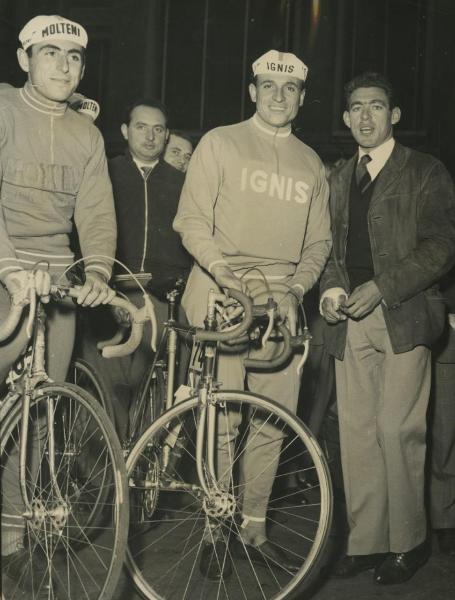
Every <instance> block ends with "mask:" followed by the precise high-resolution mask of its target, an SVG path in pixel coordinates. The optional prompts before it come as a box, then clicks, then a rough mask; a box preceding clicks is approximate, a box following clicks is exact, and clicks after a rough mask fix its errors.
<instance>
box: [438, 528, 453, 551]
mask: <svg viewBox="0 0 455 600" xmlns="http://www.w3.org/2000/svg"><path fill="white" fill-rule="evenodd" d="M436 535H437V536H438V544H439V550H440V551H441V552H442V553H443V554H447V555H448V556H455V528H454V527H451V528H447V529H436Z"/></svg>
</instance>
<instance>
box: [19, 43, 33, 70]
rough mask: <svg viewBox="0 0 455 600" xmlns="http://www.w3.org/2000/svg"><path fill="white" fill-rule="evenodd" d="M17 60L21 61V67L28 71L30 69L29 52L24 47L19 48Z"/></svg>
mask: <svg viewBox="0 0 455 600" xmlns="http://www.w3.org/2000/svg"><path fill="white" fill-rule="evenodd" d="M17 61H18V63H19V66H20V68H21V69H22V70H23V71H25V72H26V73H28V72H29V70H30V65H29V58H28V54H27V52H26V51H25V50H24V49H23V48H18V49H17Z"/></svg>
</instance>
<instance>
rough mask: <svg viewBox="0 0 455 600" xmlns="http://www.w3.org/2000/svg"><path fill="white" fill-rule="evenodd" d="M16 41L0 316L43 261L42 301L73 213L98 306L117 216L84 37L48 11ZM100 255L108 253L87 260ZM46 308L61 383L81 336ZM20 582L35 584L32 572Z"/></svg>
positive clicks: (70, 319) (12, 556)
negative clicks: (88, 93)
mask: <svg viewBox="0 0 455 600" xmlns="http://www.w3.org/2000/svg"><path fill="white" fill-rule="evenodd" d="M19 40H20V42H21V48H19V50H18V60H19V64H20V66H21V68H22V69H23V70H24V71H25V72H26V73H27V82H26V83H25V85H24V87H22V88H19V89H15V88H5V89H2V90H1V92H0V94H1V105H0V185H1V189H0V194H1V195H0V281H1V284H0V321H1V320H2V319H4V317H5V315H6V314H7V313H8V310H9V306H10V296H13V297H14V295H15V294H20V293H21V290H22V289H23V288H24V286H25V285H26V282H27V279H28V271H29V270H30V269H33V268H34V267H35V265H37V266H38V267H40V269H39V272H38V274H37V276H36V287H37V292H38V293H39V294H40V295H42V296H43V297H44V298H45V297H46V295H47V294H48V293H49V288H50V282H51V280H52V279H54V280H55V279H57V278H59V277H60V275H61V273H62V272H63V271H64V269H65V267H66V266H67V265H69V264H70V263H71V262H72V260H73V255H72V253H71V251H70V247H69V234H70V232H71V229H72V219H73V218H74V222H75V224H76V227H77V230H78V234H79V240H80V245H81V250H82V255H83V256H86V257H88V258H87V260H86V261H85V272H86V281H85V284H84V286H83V289H82V292H81V296H80V297H79V300H78V302H79V303H80V304H82V305H85V306H96V305H98V304H101V303H106V302H109V300H111V299H112V297H113V295H114V292H113V291H112V290H111V289H110V288H109V287H108V285H107V282H108V281H109V279H110V276H111V266H112V265H111V263H112V261H111V259H110V258H109V257H112V256H114V252H115V245H116V222H115V211H114V204H113V197H112V187H111V183H110V180H109V176H108V172H107V164H106V156H105V152H104V143H103V139H102V137H101V134H100V132H99V130H98V129H97V128H96V127H95V126H94V125H93V123H92V122H91V120H90V119H87V118H86V117H84V116H83V115H80V114H78V113H76V112H75V111H74V110H71V109H69V107H68V103H67V100H68V98H70V97H71V95H72V94H73V92H74V91H75V90H76V88H77V86H78V85H79V82H80V80H81V78H82V76H83V74H84V68H85V48H86V46H87V33H86V31H85V29H84V28H83V27H82V26H81V25H79V24H78V23H74V22H72V21H69V20H67V19H64V18H62V17H59V16H47V15H45V16H38V17H35V18H33V19H32V20H31V21H29V22H28V23H27V24H26V25H25V27H24V28H23V29H22V31H21V32H20V34H19ZM93 255H103V256H106V257H107V258H106V259H103V258H89V257H90V256H93ZM45 264H47V265H49V268H48V270H47V269H46V267H45V266H44V265H45ZM48 312H49V319H48V345H47V365H46V366H47V371H48V373H49V375H50V377H52V378H53V379H57V380H58V379H59V380H63V379H64V378H65V376H66V372H67V370H68V365H69V362H70V357H71V352H72V348H73V342H74V331H75V315H74V310H73V307H72V303H70V304H69V305H68V304H66V305H64V306H59V305H57V304H53V305H52V306H51V307H50V309H49V311H48ZM26 343H27V334H26V318H24V319H23V321H22V322H21V325H20V327H19V329H18V331H17V332H15V335H14V336H13V337H11V339H8V340H7V341H6V342H5V343H2V344H0V383H1V382H3V381H4V379H5V376H6V374H7V373H8V369H9V368H10V366H11V365H12V364H13V363H14V361H15V360H16V359H17V357H18V356H19V355H20V353H21V351H22V350H23V349H24V346H25V345H26ZM3 479H4V481H2V491H3V503H2V540H1V541H2V566H3V569H4V572H5V573H6V574H7V575H9V576H11V577H16V578H19V577H20V576H21V570H22V568H23V561H21V556H22V553H23V552H27V550H25V549H23V533H24V522H23V519H22V518H21V517H20V516H19V515H21V514H22V513H23V512H24V511H23V510H21V508H20V504H21V502H22V500H21V494H20V490H19V481H18V477H17V472H16V476H15V477H6V476H5V477H4V478H3ZM43 568H47V564H44V565H43ZM21 581H22V584H23V585H24V586H27V583H28V584H29V585H30V586H31V585H32V582H31V581H29V580H28V579H27V577H22V579H21ZM29 591H30V589H29Z"/></svg>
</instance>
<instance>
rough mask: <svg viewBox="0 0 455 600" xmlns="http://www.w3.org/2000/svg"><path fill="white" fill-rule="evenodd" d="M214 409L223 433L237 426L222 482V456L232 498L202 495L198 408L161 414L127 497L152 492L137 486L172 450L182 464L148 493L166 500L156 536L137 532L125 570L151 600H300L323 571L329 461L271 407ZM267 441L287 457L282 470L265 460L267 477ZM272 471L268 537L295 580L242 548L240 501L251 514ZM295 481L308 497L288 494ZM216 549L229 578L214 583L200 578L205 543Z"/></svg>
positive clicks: (136, 451) (228, 398) (220, 400)
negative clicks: (292, 565)
mask: <svg viewBox="0 0 455 600" xmlns="http://www.w3.org/2000/svg"><path fill="white" fill-rule="evenodd" d="M214 399H216V406H217V421H218V430H219V431H221V423H222V422H224V423H227V422H229V421H230V422H231V424H232V422H233V421H236V422H240V425H239V428H238V434H237V437H236V440H235V443H234V444H231V445H230V446H229V447H230V450H229V452H228V456H229V461H230V465H232V466H233V468H232V470H231V469H229V471H230V472H227V471H226V469H225V467H223V469H224V471H223V472H221V471H222V469H221V468H220V465H221V464H222V461H221V460H220V458H219V457H220V454H219V453H218V459H217V460H218V466H217V470H218V474H217V479H218V481H217V483H218V485H219V488H220V489H221V490H223V489H224V490H228V492H224V491H222V492H221V494H218V496H217V493H214V488H213V487H212V489H211V496H210V498H207V497H206V495H205V494H204V492H203V491H202V489H201V486H200V485H199V481H198V477H197V474H196V458H195V457H196V447H195V434H194V432H195V428H196V423H197V411H198V408H197V404H198V400H197V398H191V399H189V400H187V401H185V402H183V403H182V404H180V405H177V406H175V407H173V408H172V409H171V410H169V411H167V412H166V413H164V415H162V416H161V417H160V418H159V419H158V420H157V421H156V422H155V423H153V424H152V426H151V427H150V428H149V429H148V430H147V431H146V432H145V433H144V434H143V436H142V437H141V439H140V440H139V441H138V442H137V444H136V446H135V447H134V448H133V450H132V451H131V454H130V456H129V458H128V461H127V473H128V477H129V484H130V491H131V489H133V490H134V489H136V488H137V487H140V486H142V485H146V484H145V483H144V481H143V480H140V481H135V473H136V472H137V469H138V467H139V466H140V467H141V468H142V470H143V471H146V470H147V466H148V468H149V469H151V470H153V469H156V468H157V466H158V467H159V468H161V465H162V463H163V459H164V457H165V456H166V454H169V452H170V454H171V456H172V452H173V448H172V445H173V444H174V447H178V451H179V454H180V459H179V461H174V462H173V471H172V473H170V472H169V471H168V472H163V470H162V468H161V472H160V474H159V475H158V477H157V480H156V483H155V484H154V485H152V486H149V489H152V490H154V491H155V493H156V494H157V495H158V494H159V497H158V501H157V504H156V508H155V511H154V513H153V516H151V518H150V521H149V528H148V529H147V530H146V531H144V529H141V530H139V531H138V530H136V529H135V528H134V524H131V525H132V526H130V532H129V540H128V550H127V566H128V569H129V571H130V574H131V576H132V578H133V581H134V582H135V584H136V586H137V587H138V589H139V590H140V592H141V593H142V594H144V596H145V597H147V598H150V599H153V600H155V599H166V600H170V599H176V600H177V599H179V600H182V599H188V600H191V599H193V598H201V599H207V600H212V599H215V598H222V599H232V600H238V599H239V598H248V600H256V598H257V599H259V598H260V599H266V600H271V599H274V600H278V599H281V598H288V597H290V596H291V595H293V594H300V593H301V592H302V591H303V589H305V588H306V587H307V586H308V585H309V584H310V582H311V581H312V580H313V578H314V577H315V576H316V575H317V573H318V571H319V567H320V566H321V564H322V560H323V550H324V548H325V544H326V541H327V538H328V533H329V530H330V525H331V517H332V490H331V484H330V478H329V474H328V468H327V465H326V462H325V459H324V457H323V455H322V452H321V450H320V448H319V446H318V444H317V442H316V440H315V438H314V437H313V436H312V434H311V433H310V432H309V431H308V429H307V428H306V427H305V425H304V424H303V423H302V422H301V421H300V420H298V419H297V418H296V417H294V416H293V415H291V414H290V413H289V412H288V411H287V410H286V409H284V408H282V407H280V406H279V405H277V404H276V403H274V402H272V401H270V400H268V399H266V398H264V397H261V396H257V395H253V394H249V393H246V392H245V393H241V392H229V391H226V392H223V391H220V392H216V393H215V394H214ZM270 431H273V432H274V433H273V435H274V436H275V439H277V440H279V441H278V442H276V443H277V444H278V450H277V452H276V453H275V454H279V457H280V459H279V465H278V468H277V470H276V467H272V462H273V460H268V459H267V460H266V461H265V462H264V461H262V466H261V467H260V468H259V461H258V463H257V464H258V468H257V469H255V470H254V469H252V468H251V465H252V464H254V461H253V462H252V459H253V458H254V457H255V456H256V457H257V456H259V455H260V454H264V453H265V452H266V446H267V443H268V442H267V435H268V434H269V433H270ZM264 435H265V436H266V437H261V436H264ZM219 439H220V438H219ZM264 440H265V445H262V444H263V442H264ZM166 447H168V449H167V450H165V448H166ZM169 447H171V449H170V450H169ZM275 448H276V446H275ZM246 457H248V458H247V459H246ZM225 458H226V456H225V457H224V459H223V460H224V464H226V463H225ZM248 461H249V465H250V466H249V467H248V466H247V465H246V463H247V462H248ZM205 468H206V467H205ZM270 468H273V469H274V471H273V472H274V473H275V471H276V476H275V479H274V484H273V489H272V492H271V495H270V499H269V503H268V509H267V515H266V530H267V537H268V540H269V541H270V542H271V543H272V544H273V545H274V546H275V547H278V548H279V549H280V550H281V552H284V553H285V554H286V556H287V557H292V559H293V561H294V562H298V564H299V570H298V572H297V573H291V572H288V571H286V570H285V569H283V568H282V567H281V566H280V565H279V564H276V563H274V562H273V561H272V560H268V559H267V557H266V558H265V560H264V558H263V557H262V560H261V561H260V562H258V560H257V559H258V554H257V552H254V551H252V550H251V548H250V547H249V546H246V545H244V544H242V543H241V542H240V541H239V540H240V536H241V524H242V521H243V517H242V498H244V497H246V495H248V494H249V495H250V498H249V503H250V504H249V507H250V508H249V510H250V511H251V506H252V505H251V502H252V500H251V490H253V496H254V489H255V488H256V487H257V485H258V484H260V481H261V478H262V477H263V474H264V473H265V472H266V471H267V469H270ZM226 474H227V476H226ZM231 475H232V476H231ZM272 477H273V476H272ZM296 478H300V479H301V480H302V479H304V480H305V481H306V482H307V484H306V489H305V491H304V492H301V491H296V490H295V488H294V489H289V488H290V485H289V482H290V481H291V480H293V479H294V480H295V479H296ZM245 501H246V500H245ZM253 510H254V507H253ZM216 540H221V541H222V542H223V544H222V545H221V550H220V549H219V548H218V546H216V548H217V551H216V552H214V553H212V559H211V560H212V561H216V563H217V565H218V572H219V573H220V574H221V573H223V574H222V575H220V577H219V579H218V580H217V581H211V580H209V579H208V578H207V577H204V576H203V575H202V574H201V572H200V568H199V566H200V560H201V553H202V552H203V549H204V548H205V546H206V544H207V542H215V541H216ZM226 563H229V564H230V565H231V571H232V572H231V573H230V575H229V576H225V575H224V574H225V573H226V571H225V565H226ZM215 571H216V569H215Z"/></svg>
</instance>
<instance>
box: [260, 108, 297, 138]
mask: <svg viewBox="0 0 455 600" xmlns="http://www.w3.org/2000/svg"><path fill="white" fill-rule="evenodd" d="M252 121H253V123H254V125H255V126H256V127H257V128H258V129H259V130H260V131H262V132H263V133H266V134H267V135H270V136H272V137H276V138H277V137H278V138H286V137H289V136H290V135H291V133H292V130H291V125H290V124H288V125H286V126H285V127H271V126H270V125H267V124H266V123H264V122H263V121H262V120H261V119H260V118H259V117H258V114H257V113H254V115H253V117H252Z"/></svg>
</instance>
